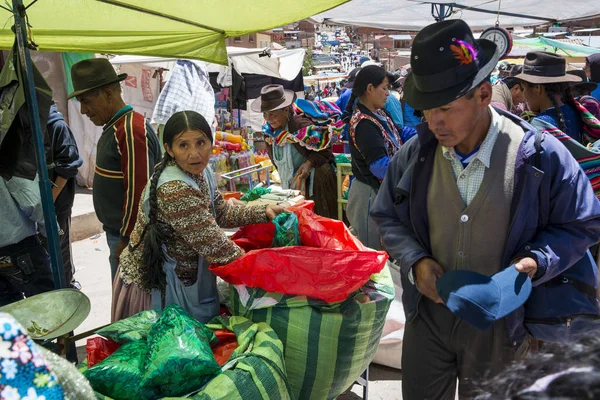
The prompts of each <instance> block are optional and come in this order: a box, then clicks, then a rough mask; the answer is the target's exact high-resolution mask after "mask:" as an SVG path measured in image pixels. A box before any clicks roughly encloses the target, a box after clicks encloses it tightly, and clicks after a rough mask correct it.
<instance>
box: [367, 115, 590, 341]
mask: <svg viewBox="0 0 600 400" xmlns="http://www.w3.org/2000/svg"><path fill="white" fill-rule="evenodd" d="M497 111H498V113H499V114H501V115H502V116H504V117H507V118H510V119H511V120H513V121H514V122H515V123H517V124H519V125H520V126H521V127H522V128H523V131H524V137H523V140H522V142H521V145H520V147H519V150H518V153H517V160H516V165H515V178H514V179H515V191H514V197H513V204H512V205H511V221H512V222H511V225H510V226H511V227H510V230H509V235H508V240H507V243H506V245H505V249H504V261H503V263H504V265H507V266H509V265H510V262H511V261H512V260H513V259H515V258H517V257H532V258H533V259H535V260H536V261H537V263H538V273H537V274H536V276H535V278H534V280H533V285H534V287H535V286H540V285H542V284H544V283H546V282H548V281H549V280H551V279H552V278H554V277H556V276H558V275H560V274H561V273H563V272H564V271H565V270H567V269H568V268H569V267H571V266H572V265H574V264H575V263H577V264H578V266H579V269H576V268H572V269H571V270H570V271H569V272H570V273H571V274H573V273H574V274H575V275H578V274H579V275H581V276H579V278H580V279H581V280H582V281H584V282H586V283H588V284H589V285H594V286H596V287H597V277H595V276H594V277H592V278H589V277H588V276H586V275H585V273H584V272H583V271H586V270H587V271H595V267H594V268H592V267H591V265H590V263H592V262H593V260H591V257H589V256H588V257H584V255H586V251H587V249H588V248H589V247H590V246H592V245H593V244H595V243H597V242H598V241H599V240H600V201H598V199H596V197H595V196H594V193H593V191H592V187H591V185H590V182H589V180H588V178H587V177H586V176H585V174H584V172H583V170H582V169H581V168H580V167H579V165H578V164H577V162H576V161H575V159H574V158H573V157H572V156H571V155H570V153H569V152H568V150H567V149H566V148H565V146H563V145H562V144H561V143H560V142H559V141H558V140H557V139H555V138H554V137H553V136H551V135H547V134H546V135H544V136H543V141H542V153H541V162H540V167H541V168H540V169H538V168H536V167H535V166H534V165H535V162H534V158H535V155H536V150H535V147H534V142H535V136H536V135H535V128H533V127H532V126H531V125H530V124H528V123H526V122H524V121H523V120H521V119H519V118H518V117H516V116H513V115H511V114H509V113H506V112H503V111H499V110H497ZM417 129H418V131H419V132H418V135H417V136H416V137H414V138H412V139H411V140H410V141H409V142H408V143H406V144H405V145H404V146H402V147H401V148H400V150H399V151H398V153H396V155H395V156H394V158H393V160H392V162H391V163H390V165H389V167H388V170H387V174H386V177H385V179H384V181H383V183H382V185H381V188H380V189H379V193H378V195H377V198H376V200H375V203H374V205H373V206H372V208H371V216H372V217H373V218H374V219H375V221H376V223H377V225H378V230H379V233H380V235H381V238H382V241H383V243H384V245H385V248H386V250H387V251H388V253H389V254H390V256H391V257H392V258H394V259H395V260H396V262H397V263H398V265H399V266H400V272H401V277H402V278H401V279H402V287H403V290H404V293H403V295H402V302H403V304H404V310H405V313H406V318H407V321H411V320H412V319H413V318H415V316H416V315H417V306H418V303H419V300H420V298H421V294H420V292H419V291H418V290H417V289H416V287H415V286H414V285H413V284H411V283H410V281H409V280H408V273H409V271H410V269H411V268H412V267H413V266H414V265H415V263H416V262H417V261H419V260H420V259H421V258H423V257H432V254H431V253H432V251H431V245H430V241H429V223H428V217H427V190H428V186H429V179H430V177H431V174H432V170H433V160H434V154H435V150H436V148H437V145H438V142H437V140H436V139H435V136H434V135H433V133H432V132H431V131H430V130H429V128H428V126H427V124H421V125H419V126H418V128H417ZM538 217H539V218H538ZM540 219H541V220H540ZM540 227H541V228H540ZM432 258H433V257H432ZM573 269H576V271H572V270H573ZM578 271H581V272H578ZM572 277H573V278H577V276H572ZM590 280H592V281H591V282H590ZM573 296H577V294H573ZM582 296H583V295H582ZM584 297H585V296H584ZM569 299H570V300H571V301H565V298H563V297H561V298H548V300H547V304H546V308H547V309H548V310H554V311H555V312H556V313H559V314H562V315H565V314H564V313H565V312H566V313H570V314H578V313H596V314H597V312H598V310H597V301H596V300H595V299H587V298H582V299H581V300H580V299H579V298H577V299H575V298H571V297H570V298H569ZM559 310H560V311H559ZM524 317H525V311H524V307H521V308H520V309H518V310H516V311H515V312H513V313H512V314H510V315H508V316H507V317H506V318H507V325H508V331H509V332H508V334H509V336H510V338H511V341H512V342H513V345H514V346H518V345H520V343H521V342H522V340H523V338H524V337H525V335H526V330H525V327H524V325H523V320H524Z"/></svg>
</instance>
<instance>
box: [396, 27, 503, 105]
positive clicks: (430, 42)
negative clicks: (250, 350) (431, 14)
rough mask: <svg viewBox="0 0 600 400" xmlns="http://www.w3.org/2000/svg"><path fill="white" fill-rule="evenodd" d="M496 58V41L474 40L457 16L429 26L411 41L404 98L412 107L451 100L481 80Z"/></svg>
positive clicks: (498, 57)
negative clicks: (409, 68)
mask: <svg viewBox="0 0 600 400" xmlns="http://www.w3.org/2000/svg"><path fill="white" fill-rule="evenodd" d="M499 59H500V54H499V53H498V51H497V48H496V44H494V43H493V42H492V41H489V40H485V39H479V40H475V38H474V37H473V32H471V28H469V26H468V25H467V24H466V23H465V22H464V21H462V20H460V19H455V20H446V21H442V22H437V23H435V24H431V25H428V26H426V27H425V28H423V29H422V30H421V31H420V32H419V33H418V34H417V36H415V40H414V41H413V45H412V51H411V54H410V65H411V73H410V74H409V75H408V76H407V77H406V81H405V82H404V99H406V102H407V103H408V104H409V105H410V106H411V107H413V108H414V109H415V110H430V109H432V108H436V107H441V106H443V105H445V104H448V103H451V102H453V101H454V100H456V99H458V98H460V97H462V96H464V95H465V94H467V93H468V92H469V91H470V90H471V89H474V88H475V87H477V85H479V84H480V83H481V82H483V80H484V79H486V78H487V77H488V76H489V75H490V74H491V73H492V71H493V70H494V68H495V67H496V63H497V62H498V60H499Z"/></svg>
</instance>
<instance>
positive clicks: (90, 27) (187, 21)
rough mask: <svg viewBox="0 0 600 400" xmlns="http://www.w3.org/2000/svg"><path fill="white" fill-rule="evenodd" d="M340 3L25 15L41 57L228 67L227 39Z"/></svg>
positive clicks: (129, 1)
mask: <svg viewBox="0 0 600 400" xmlns="http://www.w3.org/2000/svg"><path fill="white" fill-rule="evenodd" d="M346 1H348V0H303V1H296V0H278V1H274V0H252V1H248V0H167V1H165V0H38V1H37V2H34V4H33V5H31V7H29V8H28V10H27V15H28V16H29V24H30V25H31V29H32V34H33V40H34V42H35V43H36V44H37V45H38V46H39V50H40V51H58V52H68V51H74V52H93V53H109V54H132V55H149V56H159V57H177V58H186V59H198V60H204V61H209V62H213V63H217V64H224V65H226V64H227V51H226V49H225V39H226V38H228V37H235V36H241V35H246V34H249V33H254V32H259V31H263V30H268V29H272V28H276V27H278V26H282V25H286V24H289V23H292V22H295V21H298V20H301V19H303V18H307V17H310V16H311V15H315V14H317V13H320V12H323V11H326V10H329V9H331V8H334V7H337V6H338V5H340V4H343V3H345V2H346ZM30 2H33V0H30ZM24 3H25V4H26V5H27V4H29V2H28V1H27V0H25V1H24ZM5 4H8V3H5ZM2 7H3V8H4V7H6V6H2ZM2 14H4V17H5V18H4V20H5V21H6V23H5V24H4V25H3V28H2V30H0V48H2V49H10V48H12V46H13V43H14V40H15V35H14V33H13V32H12V31H11V25H12V14H11V13H9V11H4V10H1V9H0V16H1V15H2Z"/></svg>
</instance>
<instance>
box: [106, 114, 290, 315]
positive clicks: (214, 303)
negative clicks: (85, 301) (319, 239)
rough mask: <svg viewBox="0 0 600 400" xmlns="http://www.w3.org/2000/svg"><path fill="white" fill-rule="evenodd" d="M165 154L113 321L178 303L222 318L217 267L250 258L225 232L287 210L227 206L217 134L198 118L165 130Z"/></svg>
mask: <svg viewBox="0 0 600 400" xmlns="http://www.w3.org/2000/svg"><path fill="white" fill-rule="evenodd" d="M163 143H164V147H165V150H166V152H165V154H164V157H163V160H162V161H161V163H160V164H159V165H158V166H157V167H156V169H155V171H154V175H153V176H152V179H151V180H150V183H149V185H148V186H147V187H146V189H145V190H144V194H143V195H142V202H141V203H140V208H139V212H138V216H137V221H136V224H135V228H134V229H133V232H132V235H131V240H130V244H129V246H128V247H127V248H126V249H125V250H124V251H123V253H122V254H121V257H120V265H119V272H118V274H117V276H116V278H115V282H114V285H113V287H114V290H113V308H112V320H113V321H117V320H119V319H122V318H126V317H128V316H130V315H133V314H135V313H137V312H140V311H143V310H146V309H150V308H155V309H162V308H164V307H166V306H168V305H170V304H178V305H179V306H181V307H182V308H183V309H185V310H186V311H188V312H189V313H190V314H191V315H192V316H194V317H195V318H196V319H198V320H200V321H202V322H207V321H209V320H210V319H211V318H212V317H214V316H216V315H218V312H219V298H218V294H217V289H216V277H215V276H214V275H213V274H212V273H211V272H210V271H209V270H208V266H209V264H227V263H230V262H232V261H233V260H235V259H237V258H238V257H240V256H242V255H243V254H244V251H243V250H242V249H241V248H239V247H238V246H237V245H236V244H235V243H234V242H232V241H231V240H229V239H228V238H227V236H226V234H225V233H224V232H223V231H222V230H221V227H223V228H235V227H239V226H244V225H250V224H257V223H264V222H268V221H270V220H272V219H273V218H275V216H276V215H278V214H279V213H281V212H282V211H283V208H282V207H281V206H271V205H270V206H240V205H232V204H230V203H228V202H226V201H224V200H223V197H222V196H221V194H220V193H219V191H218V190H217V189H216V185H215V182H214V178H213V175H212V171H210V169H207V168H206V167H207V165H208V161H209V158H210V155H211V153H212V133H211V129H210V126H209V124H208V123H207V122H206V120H205V119H204V117H202V115H200V114H198V113H196V112H194V111H181V112H178V113H175V114H173V116H172V117H171V118H170V119H169V120H168V121H167V123H166V125H165V129H164V136H163Z"/></svg>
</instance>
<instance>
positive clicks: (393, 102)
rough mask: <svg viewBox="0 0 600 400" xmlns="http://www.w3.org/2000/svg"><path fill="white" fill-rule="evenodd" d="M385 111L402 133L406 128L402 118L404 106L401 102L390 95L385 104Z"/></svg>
mask: <svg viewBox="0 0 600 400" xmlns="http://www.w3.org/2000/svg"><path fill="white" fill-rule="evenodd" d="M385 109H386V110H387V112H388V113H389V114H390V116H391V117H392V121H394V124H396V128H397V129H398V131H401V130H402V128H404V117H403V116H402V104H400V100H398V99H397V98H395V97H394V96H392V95H391V94H390V95H389V96H388V98H387V101H386V102H385Z"/></svg>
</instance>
